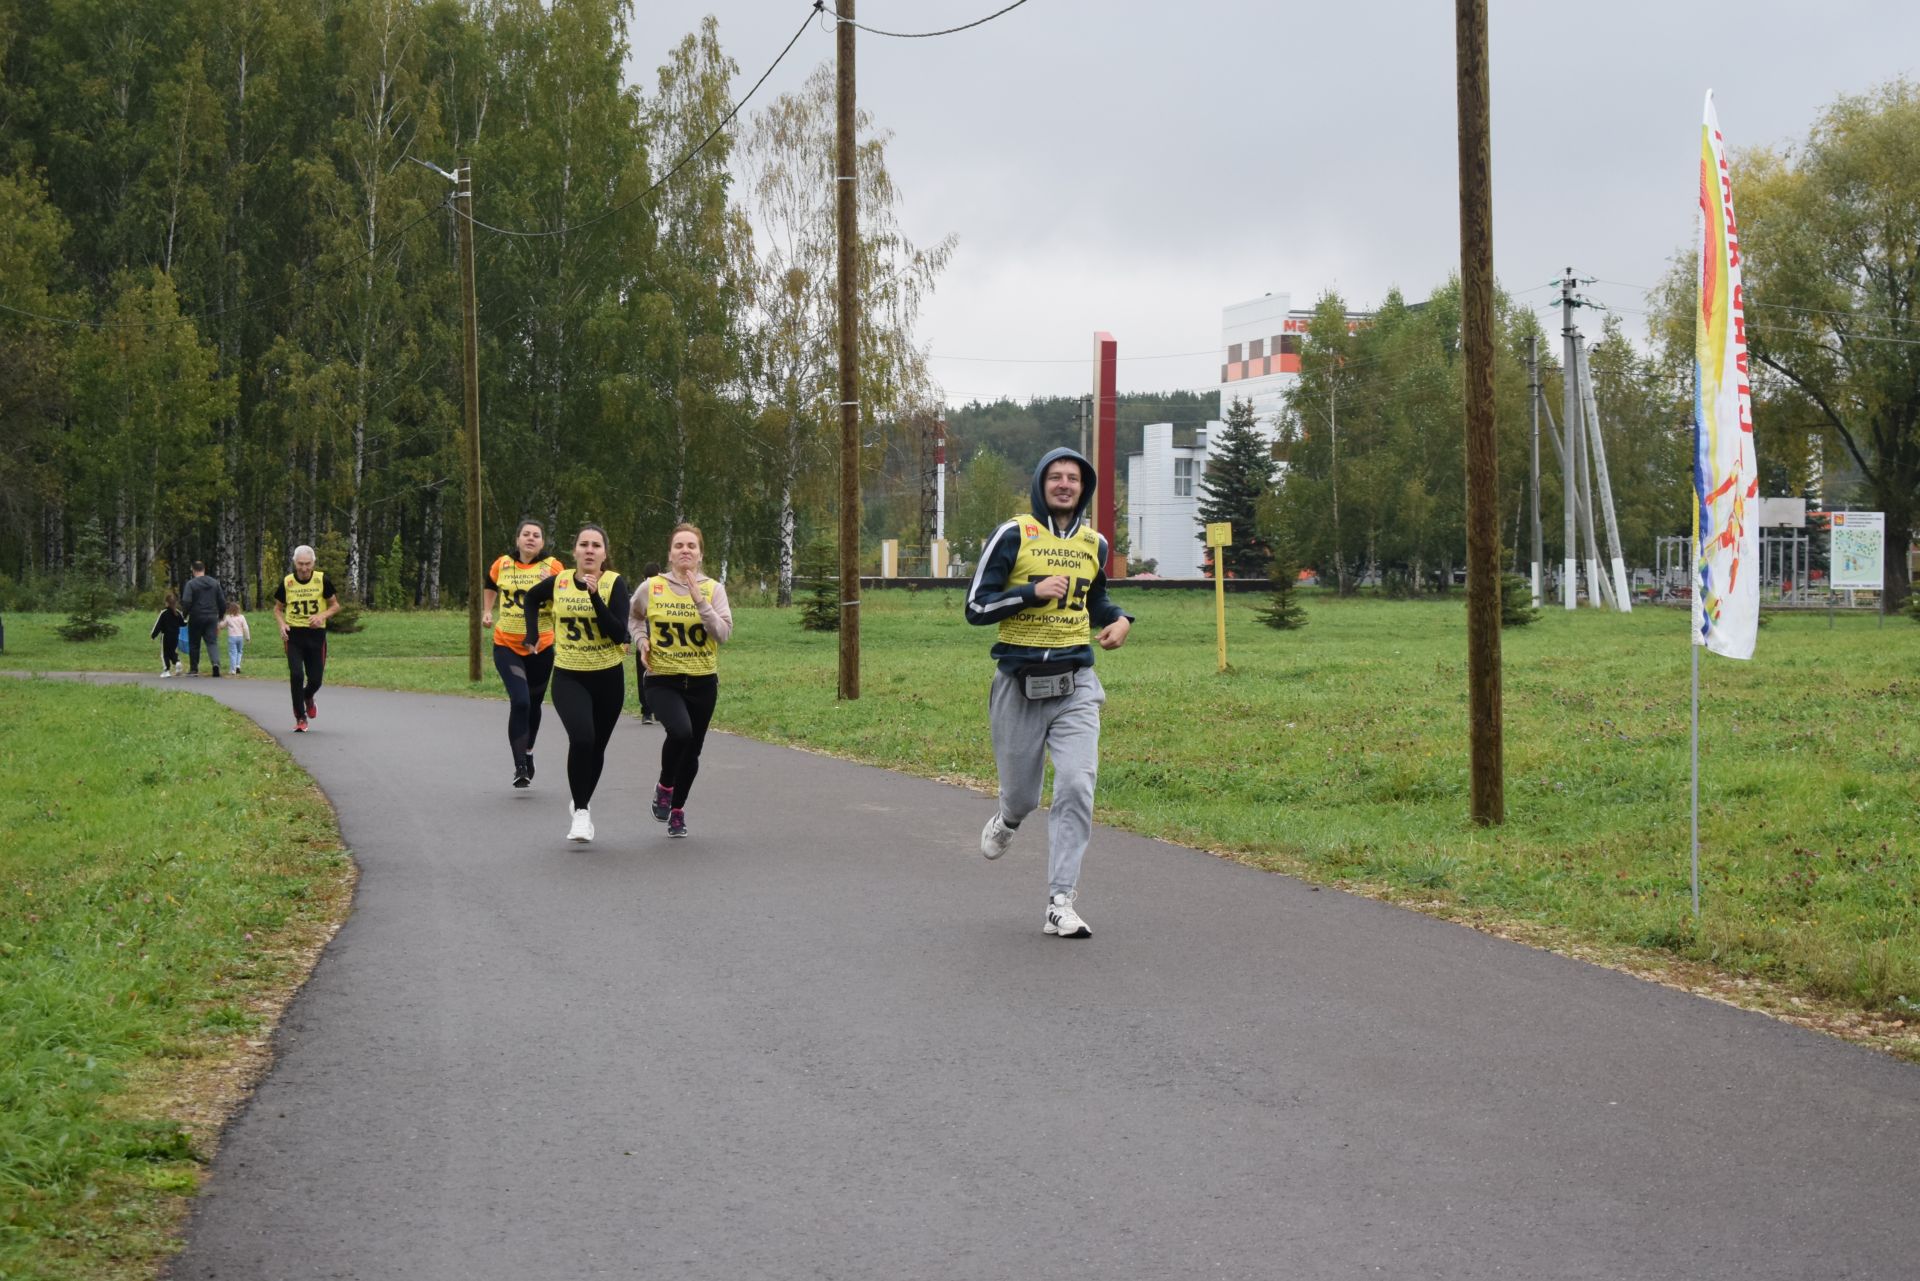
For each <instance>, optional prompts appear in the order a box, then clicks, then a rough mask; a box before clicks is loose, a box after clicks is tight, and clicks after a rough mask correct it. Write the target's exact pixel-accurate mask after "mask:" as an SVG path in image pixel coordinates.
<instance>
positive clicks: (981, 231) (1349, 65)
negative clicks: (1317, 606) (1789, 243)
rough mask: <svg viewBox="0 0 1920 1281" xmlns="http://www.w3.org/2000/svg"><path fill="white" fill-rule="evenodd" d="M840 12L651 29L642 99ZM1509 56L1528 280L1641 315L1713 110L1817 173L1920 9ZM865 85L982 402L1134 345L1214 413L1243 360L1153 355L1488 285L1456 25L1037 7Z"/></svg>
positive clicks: (1518, 236)
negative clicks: (935, 245) (1207, 395)
mask: <svg viewBox="0 0 1920 1281" xmlns="http://www.w3.org/2000/svg"><path fill="white" fill-rule="evenodd" d="M998 2H999V0H861V2H860V4H859V8H858V15H859V18H860V20H861V21H863V22H865V23H868V24H871V25H874V26H882V27H892V28H896V29H911V30H924V29H930V28H936V27H943V26H948V25H952V24H954V23H957V22H964V21H969V20H971V19H973V18H976V17H979V16H981V15H983V14H985V13H987V12H990V11H991V10H992V9H994V8H996V7H998ZM809 7H810V0H714V2H713V3H708V4H704V5H698V6H694V5H685V6H682V5H655V6H652V7H649V8H647V9H645V11H644V12H642V13H639V14H637V15H636V16H635V18H634V21H633V26H632V39H633V45H634V50H635V55H634V60H633V70H634V74H635V76H636V78H638V79H640V80H641V82H642V83H643V84H646V85H648V86H650V85H651V83H652V75H653V73H652V68H653V67H655V66H656V65H658V63H659V61H660V60H661V57H662V55H663V54H664V52H665V50H666V49H667V48H668V47H669V46H670V45H671V44H672V43H673V42H674V41H675V40H676V39H678V37H679V36H680V35H681V34H683V33H684V32H685V31H686V30H689V29H691V28H692V27H693V26H694V25H695V23H697V21H698V20H699V16H700V15H701V14H703V13H706V12H713V13H716V14H717V15H718V16H719V18H720V28H721V38H722V42H723V44H724V46H725V47H726V49H727V50H728V52H729V53H730V54H731V55H732V56H733V57H734V58H735V59H736V60H737V61H738V62H739V63H740V66H741V69H742V74H741V76H740V77H739V78H738V79H737V80H736V85H737V86H738V88H739V90H741V91H744V90H745V88H746V87H747V86H748V85H750V84H751V83H752V81H753V79H754V78H755V77H757V76H758V75H759V74H760V72H761V71H762V70H763V69H764V68H765V66H766V64H767V63H768V62H769V61H771V59H772V58H773V56H774V55H775V54H776V53H778V51H779V49H780V47H781V46H782V45H784V44H785V43H786V41H787V39H788V37H790V36H791V35H792V33H793V30H794V27H795V26H796V25H797V23H798V22H799V20H800V18H801V17H802V16H803V15H804V13H805V12H806V10H807V9H808V8H809ZM1490 27H1491V32H1492V36H1491V45H1492V49H1491V53H1492V90H1493V104H1494V107H1493V111H1494V114H1493V144H1494V151H1493V177H1494V186H1495V197H1494V235H1495V267H1496V270H1497V271H1498V272H1499V274H1500V277H1501V281H1502V283H1503V284H1504V285H1505V286H1506V287H1507V288H1508V289H1509V290H1512V291H1514V292H1516V293H1518V292H1520V291H1522V290H1528V289H1532V288H1533V287H1535V286H1538V285H1541V284H1544V283H1545V282H1546V281H1547V280H1549V279H1551V278H1553V277H1554V276H1556V275H1557V274H1558V272H1559V270H1560V268H1561V267H1563V266H1565V265H1569V264H1571V265H1572V266H1573V267H1574V268H1575V269H1576V270H1578V271H1579V272H1580V273H1582V274H1583V275H1589V276H1598V277H1601V278H1603V279H1604V280H1607V281H1613V282H1625V283H1624V284H1599V285H1594V286H1592V287H1590V289H1589V292H1590V293H1591V294H1592V295H1593V296H1595V297H1596V298H1598V299H1600V300H1602V301H1604V302H1607V303H1609V304H1613V305H1616V306H1619V307H1622V308H1639V307H1641V306H1642V305H1643V304H1642V301H1641V298H1640V295H1639V293H1638V292H1637V291H1636V290H1635V289H1633V288H1631V287H1629V286H1633V285H1648V284H1652V283H1653V282H1654V281H1655V279H1656V278H1657V277H1658V276H1659V275H1660V274H1661V273H1662V272H1663V271H1664V270H1665V269H1666V266H1667V263H1668V261H1669V259H1670V258H1671V256H1672V254H1673V253H1674V252H1675V251H1676V250H1677V249H1678V248H1679V247H1680V246H1681V245H1682V244H1683V242H1685V241H1686V240H1687V239H1688V237H1689V236H1690V235H1691V229H1692V218H1693V209H1694V192H1695V185H1694V184H1695V170H1694V164H1695V156H1696V154H1697V152H1696V148H1697V142H1698V132H1697V131H1698V128H1699V119H1700V107H1701V101H1702V97H1703V95H1704V93H1705V91H1706V90H1707V89H1708V88H1709V87H1711V88H1712V89H1714V90H1715V94H1716V99H1717V101H1718V104H1719V110H1720V118H1721V123H1722V126H1723V127H1724V128H1725V130H1726V132H1727V135H1728V138H1729V141H1730V142H1732V143H1733V144H1734V145H1735V146H1736V147H1738V146H1742V145H1753V144H1760V143H1766V144H1771V145H1787V144H1791V143H1793V142H1795V141H1797V140H1799V139H1801V138H1804V137H1805V135H1806V132H1807V129H1808V127H1809V125H1810V124H1811V123H1812V121H1813V119H1814V117H1815V116H1816V114H1817V113H1818V112H1819V111H1820V110H1821V109H1822V108H1823V107H1824V106H1825V105H1826V104H1828V103H1830V102H1831V101H1832V100H1833V99H1834V98H1835V97H1836V96H1838V95H1839V94H1842V93H1859V92H1864V91H1866V90H1868V89H1870V88H1871V87H1873V86H1874V85H1876V84H1879V83H1882V82H1884V81H1886V80H1889V79H1891V78H1893V77H1895V76H1899V75H1903V74H1911V72H1912V69H1913V66H1914V61H1915V58H1916V52H1917V51H1920V6H1916V5H1912V4H1907V3H1894V2H1892V0H1880V2H1875V3H1866V2H1859V3H1828V4H1822V5H1817V6H1813V5H1806V4H1795V5H1789V4H1786V3H1779V2H1776V0H1765V2H1762V3H1747V4H1743V5H1725V4H1708V3H1696V2H1694V0H1667V2H1666V3H1653V2H1651V0H1615V2H1614V3H1610V4H1607V5H1604V6H1573V5H1566V4H1552V3H1519V2H1518V0H1505V2H1503V0H1495V3H1494V4H1493V5H1492V14H1491V19H1490ZM832 55H833V39H832V36H831V34H830V32H828V31H826V30H825V29H824V28H822V29H819V30H816V31H811V32H809V33H808V34H807V35H806V36H804V37H802V39H801V42H800V44H799V45H798V46H797V47H796V48H795V50H794V53H793V55H792V56H791V57H790V59H789V62H788V63H787V64H785V65H783V66H782V67H781V68H780V69H779V71H777V72H776V73H775V77H774V79H772V80H770V81H769V82H768V86H767V88H766V89H763V90H762V93H770V92H779V91H782V90H787V89H791V88H794V87H796V86H797V85H798V84H799V83H800V82H801V80H803V79H804V78H805V76H806V74H807V72H808V71H809V70H810V69H811V68H812V67H813V66H816V65H818V64H819V63H820V62H822V61H827V60H830V59H831V58H832ZM858 69H859V78H860V86H859V93H860V103H861V106H862V107H863V108H865V109H866V110H868V111H871V112H872V113H873V115H874V116H875V118H876V120H877V121H878V122H879V123H880V124H881V125H882V126H884V127H886V128H888V129H890V130H891V131H892V132H893V135H894V137H893V142H892V144H891V147H890V164H891V167H892V169H893V173H894V176H895V178H896V180H897V182H898V183H899V186H900V188H901V190H902V192H903V193H904V202H905V203H904V220H905V223H906V226H907V228H908V230H909V232H910V234H912V235H913V236H914V237H915V238H917V239H919V240H921V241H932V240H935V239H937V238H938V237H940V236H942V235H944V234H946V233H948V232H953V233H956V234H957V235H958V236H959V238H960V245H959V249H958V252H957V253H956V254H955V256H954V260H953V263H952V265H951V267H950V268H949V270H948V273H947V275H946V277H945V278H944V280H943V281H942V283H941V285H940V287H939V289H938V290H937V292H936V293H935V295H934V297H933V298H932V300H931V301H930V303H929V305H928V306H927V308H926V310H925V312H924V314H923V318H922V324H921V327H920V335H921V338H922V339H923V340H924V341H926V342H928V343H930V344H931V346H932V350H933V353H934V355H935V358H936V359H935V365H934V368H935V372H936V374H937V375H938V376H939V378H940V380H941V382H942V383H943V384H944V385H945V387H946V389H947V390H948V391H949V393H950V394H953V395H957V396H960V397H962V398H968V397H972V396H975V395H983V396H984V395H997V394H1008V395H1013V396H1025V395H1029V394H1036V393H1041V394H1044V393H1063V394H1076V393H1078V392H1081V391H1083V390H1084V389H1085V388H1086V386H1087V383H1088V373H1087V369H1086V366H1085V364H1084V362H1083V357H1084V354H1085V353H1086V352H1087V350H1088V348H1089V345H1090V338H1091V334H1092V331H1093V330H1095V329H1107V330H1111V331H1112V332H1113V333H1114V334H1115V335H1116V337H1118V338H1119V340H1120V352H1121V355H1122V357H1123V361H1124V363H1123V364H1122V367H1121V382H1122V386H1123V387H1124V388H1126V389H1129V390H1154V389H1161V388H1169V387H1176V386H1189V385H1190V386H1206V385H1210V383H1211V380H1212V379H1213V378H1214V377H1215V376H1216V374H1217V372H1218V361H1217V359H1215V358H1214V357H1213V356H1211V355H1206V356H1196V357H1191V358H1186V359H1178V360H1162V359H1156V360H1145V359H1140V357H1145V356H1159V355H1163V354H1166V353H1176V352H1189V351H1211V349H1212V347H1213V346H1214V345H1215V343H1216V341H1217V340H1218V337H1219V326H1220V309H1221V307H1222V306H1223V305H1225V304H1227V303H1230V302H1235V301H1239V300H1241V299H1244V298H1249V297H1255V296H1258V295H1260V294H1263V293H1266V292H1269V291H1273V292H1279V291H1287V292H1291V293H1292V294H1293V295H1294V298H1295V301H1296V305H1306V304H1307V303H1310V302H1311V301H1312V300H1313V299H1314V298H1315V297H1317V296H1318V295H1319V294H1320V293H1321V292H1322V291H1323V290H1325V289H1328V288H1337V289H1339V290H1340V291H1341V292H1342V293H1343V294H1344V295H1345V296H1346V297H1347V298H1348V300H1349V301H1350V302H1354V303H1357V304H1360V305H1365V304H1368V303H1371V302H1373V301H1376V300H1377V299H1378V298H1379V297H1380V295H1381V294H1382V293H1384V292H1385V290H1386V289H1388V288H1389V287H1392V286H1395V285H1398V286H1399V287H1401V288H1402V289H1404V290H1405V291H1406V292H1407V293H1408V294H1410V295H1417V294H1420V293H1424V292H1425V291H1426V290H1427V289H1428V288H1430V287H1432V286H1433V285H1435V284H1437V283H1439V282H1441V281H1443V280H1444V279H1446V277H1447V275H1448V274H1449V273H1450V272H1451V271H1453V270H1454V268H1455V265H1456V263H1457V259H1458V254H1459V242H1458V228H1457V195H1456V187H1455V182H1456V179H1455V164H1456V150H1457V148H1456V135H1455V120H1454V82H1453V6H1452V5H1450V4H1448V3H1446V2H1445V0H1391V2H1386V3H1371V4H1348V5H1337V6H1335V5H1329V6H1319V7H1314V6H1306V5H1298V4H1290V3H1280V2H1278V0H1198V2H1197V3H1188V4H1184V5H1182V4H1166V3H1153V4H1149V3H1141V2H1139V0H1030V2H1029V3H1028V4H1026V5H1024V6H1022V7H1021V8H1019V9H1016V10H1014V11H1013V12H1012V13H1009V14H1007V15H1006V16H1005V17H1002V18H1000V19H998V20H996V21H994V22H992V23H989V24H987V25H986V26H983V27H980V28H977V29H975V30H973V31H969V32H965V33H963V34H960V35H956V36H950V37H944V38H940V39H935V40H884V39H880V38H877V37H873V36H869V35H866V34H862V35H861V36H860V37H859V54H858ZM1735 194H1736V199H1737V196H1738V193H1737V192H1736V193H1735ZM1549 296H1550V294H1549V291H1546V290H1538V289H1536V290H1534V292H1531V293H1528V294H1527V295H1526V297H1527V298H1529V299H1537V300H1540V301H1545V300H1546V299H1547V298H1548V297H1549ZM1626 319H1627V320H1628V321H1629V323H1630V328H1632V329H1634V330H1636V331H1637V330H1638V328H1639V317H1637V316H1634V315H1631V314H1629V315H1628V316H1627V317H1626ZM962 356H965V357H1006V358H1009V359H1008V360H1007V361H1006V363H990V362H986V361H980V360H958V359H954V358H955V357H962ZM1014 358H1017V360H1016V359H1014ZM1050 360H1051V361H1058V362H1060V363H1040V362H1045V361H1050Z"/></svg>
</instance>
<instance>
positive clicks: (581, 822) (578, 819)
mask: <svg viewBox="0 0 1920 1281" xmlns="http://www.w3.org/2000/svg"><path fill="white" fill-rule="evenodd" d="M567 808H568V809H570V810H573V826H572V827H570V828H568V829H567V839H568V840H570V841H590V840H592V839H593V815H591V814H589V813H588V812H587V811H585V810H576V809H573V803H572V802H571V801H569V802H568V803H567Z"/></svg>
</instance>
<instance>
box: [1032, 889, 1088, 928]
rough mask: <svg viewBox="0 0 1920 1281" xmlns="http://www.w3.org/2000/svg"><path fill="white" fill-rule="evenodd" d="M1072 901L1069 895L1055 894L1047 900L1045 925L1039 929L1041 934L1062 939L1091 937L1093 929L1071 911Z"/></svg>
mask: <svg viewBox="0 0 1920 1281" xmlns="http://www.w3.org/2000/svg"><path fill="white" fill-rule="evenodd" d="M1073 899H1074V896H1073V895H1071V894H1055V895H1053V896H1052V897H1051V898H1049V899H1048V900H1047V923H1046V924H1045V925H1043V926H1041V927H1040V932H1041V933H1042V934H1058V935H1059V936H1060V937H1061V938H1063V939H1090V938H1092V937H1093V928H1092V927H1091V926H1089V925H1088V924H1087V923H1086V922H1085V921H1083V920H1081V919H1080V914H1079V913H1078V912H1076V911H1074V910H1073Z"/></svg>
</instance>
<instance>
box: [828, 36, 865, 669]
mask: <svg viewBox="0 0 1920 1281" xmlns="http://www.w3.org/2000/svg"><path fill="white" fill-rule="evenodd" d="M839 14H840V22H839V24H838V25H837V26H836V27H835V29H834V37H835V39H834V43H835V50H836V52H837V53H838V55H839V58H838V61H837V65H836V66H835V69H834V101H835V104H836V105H837V107H838V109H839V110H838V113H837V114H838V117H839V119H838V122H837V125H836V127H835V130H834V133H835V146H834V183H833V185H834V189H835V191H834V194H835V200H836V207H835V210H834V212H835V214H836V216H837V219H838V224H839V241H840V244H839V250H840V697H841V698H847V699H854V698H859V697H860V311H859V306H860V299H859V294H858V291H857V288H856V286H857V280H858V277H857V274H856V273H857V270H858V266H859V262H858V258H857V254H858V252H859V248H860V246H859V235H860V220H859V218H858V217H857V214H858V209H859V196H860V191H859V186H860V184H859V183H858V182H857V181H856V180H855V177H854V131H853V0H839Z"/></svg>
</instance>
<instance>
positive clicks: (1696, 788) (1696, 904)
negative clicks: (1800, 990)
mask: <svg viewBox="0 0 1920 1281" xmlns="http://www.w3.org/2000/svg"><path fill="white" fill-rule="evenodd" d="M1693 548H1694V551H1693V559H1694V563H1695V565H1696V566H1697V565H1698V564H1699V561H1700V543H1699V540H1698V539H1695V540H1694V544H1693ZM1699 586H1700V579H1699V571H1698V569H1696V570H1695V571H1694V590H1696V591H1698V590H1699ZM1687 648H1688V649H1689V650H1692V651H1693V921H1694V924H1695V925H1698V924H1699V923H1700V645H1699V642H1698V638H1696V637H1693V636H1689V637H1687Z"/></svg>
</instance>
